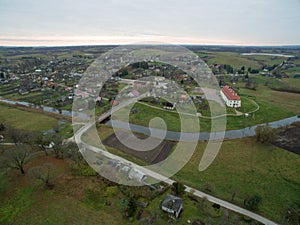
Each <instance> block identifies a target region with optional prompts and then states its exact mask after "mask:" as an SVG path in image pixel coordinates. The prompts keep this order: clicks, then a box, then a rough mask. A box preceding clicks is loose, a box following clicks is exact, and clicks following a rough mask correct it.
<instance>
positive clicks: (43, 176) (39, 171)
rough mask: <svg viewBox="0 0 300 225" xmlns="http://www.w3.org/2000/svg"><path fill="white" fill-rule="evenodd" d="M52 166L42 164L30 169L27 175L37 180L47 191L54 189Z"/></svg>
mask: <svg viewBox="0 0 300 225" xmlns="http://www.w3.org/2000/svg"><path fill="white" fill-rule="evenodd" d="M52 169H53V164H51V163H44V164H43V165H42V166H35V167H32V168H31V169H30V170H29V171H28V173H29V174H30V176H31V177H32V178H34V179H36V180H39V181H41V182H43V183H44V184H45V186H46V187H47V188H49V189H52V188H53V187H54V184H53V183H52V182H53V173H52Z"/></svg>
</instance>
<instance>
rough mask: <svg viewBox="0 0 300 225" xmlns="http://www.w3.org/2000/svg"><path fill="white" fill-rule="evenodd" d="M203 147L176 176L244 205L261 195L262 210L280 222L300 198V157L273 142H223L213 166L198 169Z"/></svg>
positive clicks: (198, 187)
mask: <svg viewBox="0 0 300 225" xmlns="http://www.w3.org/2000/svg"><path fill="white" fill-rule="evenodd" d="M205 146H206V144H205V143H199V146H198V148H197V150H196V152H195V153H194V155H193V157H192V158H191V160H190V162H189V163H188V164H187V165H186V166H185V167H184V168H183V169H182V170H181V171H180V172H178V174H176V175H175V178H176V179H178V180H180V181H181V182H183V183H185V184H187V185H190V186H192V187H194V188H197V189H202V190H203V189H204V187H205V186H207V185H210V186H211V189H212V190H211V194H213V195H216V196H218V197H221V198H223V199H225V200H228V201H231V198H232V193H233V191H235V192H236V196H235V198H234V201H233V203H235V204H238V205H241V206H242V205H243V201H244V199H245V198H246V197H249V196H252V195H255V194H257V195H259V196H261V197H262V203H261V206H260V207H259V211H258V212H259V213H261V214H262V215H265V216H267V217H268V218H270V219H273V220H275V221H277V222H280V221H282V217H283V212H284V209H285V207H287V206H288V205H290V204H292V203H294V202H299V201H300V194H299V193H300V178H299V173H300V167H299V165H300V157H299V156H298V155H296V154H294V153H290V152H288V151H285V150H283V149H280V148H277V147H274V146H272V145H266V144H259V143H256V142H255V141H254V140H253V139H251V138H246V139H240V140H230V141H225V142H223V146H222V147H221V150H220V152H219V154H218V156H217V158H216V159H215V161H214V162H213V163H212V165H211V166H210V167H209V168H208V169H207V170H206V171H204V172H199V171H198V166H199V162H200V159H201V156H202V154H203V149H204V148H205Z"/></svg>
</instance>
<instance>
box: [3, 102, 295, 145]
mask: <svg viewBox="0 0 300 225" xmlns="http://www.w3.org/2000/svg"><path fill="white" fill-rule="evenodd" d="M0 102H4V103H7V104H12V105H16V104H19V105H22V106H26V107H31V108H36V109H40V110H43V111H45V112H50V113H55V114H59V115H64V116H69V117H72V115H73V112H72V111H67V110H58V109H55V108H53V107H48V106H39V105H34V104H32V103H28V102H20V101H13V100H7V99H2V98H0ZM74 115H75V116H77V117H80V118H82V119H89V118H90V116H89V115H87V114H85V113H80V112H75V113H74ZM293 122H300V118H299V117H297V116H293V117H290V118H286V119H282V120H277V121H274V122H270V123H268V124H269V125H270V126H271V127H273V128H277V127H282V126H286V125H290V124H291V123H293ZM113 124H114V127H116V128H121V129H128V123H126V122H122V121H118V120H114V121H113ZM106 125H108V126H112V121H111V120H110V121H108V122H107V123H106ZM257 126H258V125H255V126H251V127H246V128H244V129H239V130H227V131H225V133H224V132H198V133H186V132H175V131H166V136H165V137H161V136H159V135H160V134H161V133H162V131H161V130H159V129H156V128H149V127H145V126H141V125H135V124H129V127H130V129H131V131H133V132H138V133H143V134H145V135H150V134H151V135H152V136H153V137H156V138H160V139H161V138H163V139H168V140H172V141H179V140H182V141H195V140H200V141H207V140H218V139H220V138H222V137H224V138H227V139H236V138H242V137H249V136H254V135H255V128H256V127H257Z"/></svg>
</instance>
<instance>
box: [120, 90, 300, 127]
mask: <svg viewBox="0 0 300 225" xmlns="http://www.w3.org/2000/svg"><path fill="white" fill-rule="evenodd" d="M244 93H245V94H246V93H247V94H251V93H252V92H248V90H246V91H245V92H244ZM257 93H259V92H258V91H257ZM276 94H278V93H276ZM286 94H287V95H290V93H286ZM284 95H285V93H284V94H283V96H284ZM294 95H295V98H297V96H296V94H294ZM253 96H254V95H253ZM278 96H279V97H280V98H284V97H283V96H282V95H280V94H279V95H278ZM269 98H271V96H269ZM243 99H244V101H245V104H244V106H243V107H242V108H241V109H239V110H240V111H241V112H244V111H245V112H247V111H248V110H251V111H252V110H254V109H256V108H257V107H256V106H255V105H254V104H253V102H251V100H250V99H247V98H243ZM267 99H268V96H265V98H259V97H256V98H253V100H255V102H257V104H258V105H259V106H260V109H259V110H258V111H257V112H255V113H254V114H251V115H250V116H249V117H247V118H246V117H244V116H227V130H234V129H240V128H243V127H248V126H253V125H256V124H261V123H266V122H272V121H276V120H280V119H284V118H287V117H291V116H294V115H295V113H296V112H295V111H296V110H297V108H296V107H295V106H294V105H291V104H293V103H291V102H286V104H289V105H290V107H282V106H283V104H284V103H285V102H284V101H283V102H280V101H279V100H276V98H273V99H274V100H272V101H271V102H268V101H267ZM273 101H278V104H273V103H274V102H273ZM296 102H297V101H296V99H295V103H294V104H296V105H297V104H299V103H296ZM242 105H243V103H242ZM134 107H135V108H136V109H137V110H138V112H137V113H136V114H133V115H130V120H129V121H130V123H133V124H139V125H143V126H146V127H148V124H149V121H150V120H151V119H152V118H155V117H161V118H162V119H163V120H164V121H165V123H166V124H167V126H168V130H171V131H180V120H179V117H178V114H177V113H173V112H167V111H162V110H159V109H154V108H150V107H148V106H146V105H143V104H139V103H136V104H135V105H134ZM289 109H291V111H288V110H289ZM115 116H116V117H115V118H114V119H119V120H123V121H126V120H125V119H126V117H125V115H124V111H123V110H120V111H119V112H117V113H116V114H115ZM220 120H221V119H215V121H216V122H218V121H220ZM186 122H189V121H186ZM191 126H192V125H191ZM210 126H211V120H210V119H203V118H200V127H201V131H209V130H210Z"/></svg>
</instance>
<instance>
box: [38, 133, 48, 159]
mask: <svg viewBox="0 0 300 225" xmlns="http://www.w3.org/2000/svg"><path fill="white" fill-rule="evenodd" d="M35 143H36V144H37V146H38V147H39V148H40V150H41V151H43V152H45V155H46V156H47V155H48V152H47V145H49V144H50V138H49V137H48V136H44V135H43V134H42V133H39V134H37V135H36V139H35Z"/></svg>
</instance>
